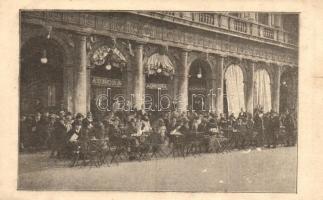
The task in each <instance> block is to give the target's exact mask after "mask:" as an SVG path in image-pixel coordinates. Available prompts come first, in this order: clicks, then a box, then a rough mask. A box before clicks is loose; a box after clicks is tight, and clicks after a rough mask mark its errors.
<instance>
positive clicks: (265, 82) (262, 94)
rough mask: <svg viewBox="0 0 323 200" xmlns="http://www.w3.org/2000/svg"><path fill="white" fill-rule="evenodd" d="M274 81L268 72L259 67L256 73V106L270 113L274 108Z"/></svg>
mask: <svg viewBox="0 0 323 200" xmlns="http://www.w3.org/2000/svg"><path fill="white" fill-rule="evenodd" d="M271 85H272V80H271V79H270V74H269V72H268V70H267V69H266V68H264V67H258V68H257V69H256V70H255V73H254V94H253V95H254V97H253V99H254V106H255V108H258V109H262V110H263V112H269V111H270V110H271V108H272V88H271Z"/></svg>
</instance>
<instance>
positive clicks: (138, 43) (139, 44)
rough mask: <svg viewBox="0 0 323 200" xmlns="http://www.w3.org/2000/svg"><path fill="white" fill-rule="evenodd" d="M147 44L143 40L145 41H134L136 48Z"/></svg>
mask: <svg viewBox="0 0 323 200" xmlns="http://www.w3.org/2000/svg"><path fill="white" fill-rule="evenodd" d="M146 44H147V42H143V41H135V42H134V46H135V48H143V47H144V45H146Z"/></svg>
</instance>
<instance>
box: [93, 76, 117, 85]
mask: <svg viewBox="0 0 323 200" xmlns="http://www.w3.org/2000/svg"><path fill="white" fill-rule="evenodd" d="M92 84H93V85H98V86H108V87H122V86H123V84H122V81H121V80H119V79H108V78H104V77H98V76H93V77H92Z"/></svg>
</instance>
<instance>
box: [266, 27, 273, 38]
mask: <svg viewBox="0 0 323 200" xmlns="http://www.w3.org/2000/svg"><path fill="white" fill-rule="evenodd" d="M264 37H266V38H270V39H274V30H272V29H269V28H264Z"/></svg>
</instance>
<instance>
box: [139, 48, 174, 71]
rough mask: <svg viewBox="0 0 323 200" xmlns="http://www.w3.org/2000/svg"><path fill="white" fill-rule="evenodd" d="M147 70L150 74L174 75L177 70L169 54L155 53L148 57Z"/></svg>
mask: <svg viewBox="0 0 323 200" xmlns="http://www.w3.org/2000/svg"><path fill="white" fill-rule="evenodd" d="M145 72H146V73H147V74H148V75H151V74H156V73H162V74H164V75H166V76H169V75H173V74H174V72H175V70H174V66H173V63H172V61H171V60H170V59H169V58H168V56H167V55H162V54H159V53H155V54H153V55H152V56H150V57H149V58H148V60H147V63H146V65H145Z"/></svg>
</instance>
